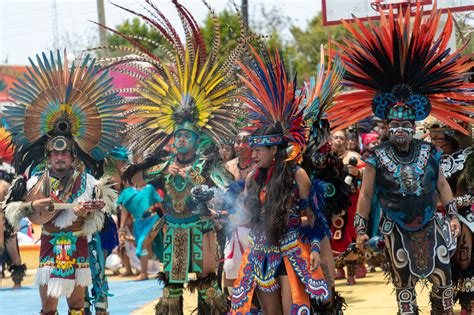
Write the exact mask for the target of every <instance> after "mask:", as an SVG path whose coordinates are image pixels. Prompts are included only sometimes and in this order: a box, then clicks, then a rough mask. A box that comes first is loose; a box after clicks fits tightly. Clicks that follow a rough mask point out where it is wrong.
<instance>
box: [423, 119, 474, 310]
mask: <svg viewBox="0 0 474 315" xmlns="http://www.w3.org/2000/svg"><path fill="white" fill-rule="evenodd" d="M426 125H427V129H428V131H429V135H430V138H431V142H432V143H433V144H434V145H436V147H437V148H438V149H440V150H442V151H443V155H441V162H440V167H441V170H442V171H443V174H444V176H445V177H446V179H447V180H448V183H449V186H450V187H451V190H452V191H453V195H454V196H455V200H456V206H457V208H458V211H459V220H460V223H461V233H460V235H459V241H458V246H457V249H456V252H455V253H454V256H453V263H452V264H451V266H452V268H451V271H452V273H453V280H454V282H455V284H457V287H458V293H457V297H458V299H459V302H460V304H461V308H462V312H465V313H466V314H469V312H472V310H473V307H474V291H473V290H472V289H471V288H472V285H473V284H474V282H473V277H474V259H473V255H472V249H473V236H474V215H473V213H472V210H471V208H472V204H473V199H474V198H473V196H472V191H471V189H470V188H469V187H468V185H467V182H466V181H465V176H464V175H465V174H466V169H467V160H468V157H469V155H472V154H473V152H474V150H473V149H472V137H471V136H470V135H469V136H466V135H462V134H460V133H459V132H457V131H455V130H452V129H451V128H449V127H447V126H445V125H443V124H441V123H439V122H438V121H433V120H432V121H430V122H429V123H427V124H426ZM442 210H443V209H441V211H442Z"/></svg>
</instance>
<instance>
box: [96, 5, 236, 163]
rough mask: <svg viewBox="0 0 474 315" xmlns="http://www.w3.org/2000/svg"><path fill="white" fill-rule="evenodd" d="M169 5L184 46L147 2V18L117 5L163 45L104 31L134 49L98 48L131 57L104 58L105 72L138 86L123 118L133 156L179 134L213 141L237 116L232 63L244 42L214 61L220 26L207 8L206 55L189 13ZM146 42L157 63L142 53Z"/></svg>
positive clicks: (229, 130) (227, 132) (145, 51)
mask: <svg viewBox="0 0 474 315" xmlns="http://www.w3.org/2000/svg"><path fill="white" fill-rule="evenodd" d="M172 2H173V4H174V5H175V7H176V10H177V11H178V14H179V17H180V19H181V22H182V26H183V29H184V34H185V35H186V38H185V42H184V43H183V42H182V40H181V38H180V37H179V36H178V32H177V31H176V30H175V28H174V27H173V25H172V24H171V23H170V21H169V20H168V19H167V18H166V16H165V14H164V13H162V12H161V11H160V10H159V9H158V8H157V7H156V6H155V5H154V4H153V3H152V2H151V1H149V0H147V1H146V3H147V7H146V9H147V11H148V13H149V14H148V15H145V14H141V13H137V12H134V11H132V10H129V9H127V8H124V7H121V6H118V5H116V6H117V7H119V8H121V9H123V10H125V11H127V12H130V13H132V14H134V15H136V16H137V17H139V18H140V19H142V20H143V21H145V22H146V23H147V24H148V25H150V26H151V27H152V28H153V29H154V30H155V31H156V32H158V33H159V34H160V36H161V38H162V39H163V40H164V41H165V44H163V45H162V44H160V43H156V42H152V41H150V40H149V39H147V38H141V37H138V36H131V35H126V34H123V33H120V32H119V31H116V30H113V29H110V28H108V27H105V26H104V27H105V28H106V29H108V30H109V31H111V32H113V33H115V34H117V35H119V36H121V37H122V38H124V39H125V40H126V41H127V42H128V43H130V44H131V45H132V46H133V48H130V47H127V46H108V47H102V48H99V49H112V50H117V51H122V52H126V53H129V54H131V55H129V56H125V57H117V58H111V59H109V60H108V61H109V62H111V64H110V65H109V66H108V67H113V68H114V70H117V71H122V72H124V73H126V74H129V75H131V76H133V77H135V78H137V79H138V81H139V86H138V87H136V88H135V89H133V90H132V92H134V93H135V94H137V96H138V97H132V98H129V99H127V100H126V101H127V103H128V105H130V108H131V109H130V112H129V113H128V117H127V119H128V124H129V126H128V130H127V137H128V141H127V142H128V147H129V148H130V149H131V150H132V151H133V152H134V154H135V155H136V156H137V155H138V156H143V155H144V154H145V153H150V152H155V151H157V150H159V149H162V148H163V147H164V146H165V145H166V144H167V143H168V142H169V140H170V138H171V137H172V135H173V134H174V132H176V131H177V130H179V129H187V130H190V131H193V132H195V133H198V134H200V133H201V132H203V133H204V134H207V135H208V136H210V137H211V138H212V139H213V140H214V141H215V142H218V140H219V139H220V138H222V137H224V136H227V137H229V136H230V135H232V134H236V132H237V127H236V124H235V121H236V119H237V117H238V115H239V113H238V112H237V109H236V94H237V91H238V86H237V83H236V77H235V75H234V69H235V62H236V60H237V59H238V58H239V56H240V53H241V51H243V43H238V45H237V47H236V48H235V49H234V50H233V51H231V52H229V56H228V57H227V58H226V59H225V60H224V61H223V62H219V61H218V58H217V53H218V49H219V46H220V37H219V25H218V21H217V18H216V17H215V15H214V12H213V11H212V9H211V8H210V7H209V6H208V8H209V12H210V14H211V17H212V18H213V21H214V28H215V33H214V39H213V43H212V47H211V49H210V53H208V52H207V51H206V44H205V41H204V38H203V34H202V33H201V30H200V28H199V26H198V24H197V22H196V21H195V20H194V18H193V16H192V15H191V13H190V12H189V11H188V10H187V9H186V8H185V7H183V6H182V5H181V4H180V3H178V1H176V0H173V1H172ZM206 5H207V4H206ZM242 29H243V24H242ZM145 42H146V43H148V44H152V45H153V46H155V47H156V50H158V51H160V52H161V53H163V54H162V55H163V56H164V57H162V58H160V57H159V56H158V55H156V54H154V53H153V52H151V51H150V50H148V49H147V48H145V46H143V45H142V43H145ZM124 64H125V65H127V68H126V69H124V68H121V67H120V66H121V65H124Z"/></svg>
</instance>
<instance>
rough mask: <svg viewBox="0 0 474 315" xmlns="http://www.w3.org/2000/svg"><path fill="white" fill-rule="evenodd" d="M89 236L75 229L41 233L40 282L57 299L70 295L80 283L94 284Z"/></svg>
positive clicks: (37, 280)
mask: <svg viewBox="0 0 474 315" xmlns="http://www.w3.org/2000/svg"><path fill="white" fill-rule="evenodd" d="M87 246H88V245H87V238H86V237H85V236H82V235H80V234H79V233H75V232H63V231H62V232H59V233H51V234H48V235H45V234H43V235H41V249H40V264H39V268H38V272H37V273H36V285H38V286H43V285H45V286H47V287H48V295H49V296H51V297H54V298H59V297H61V296H65V297H70V296H71V294H72V292H73V291H74V288H75V287H76V286H81V287H87V286H89V285H91V284H92V278H91V270H90V268H89V252H88V247H87Z"/></svg>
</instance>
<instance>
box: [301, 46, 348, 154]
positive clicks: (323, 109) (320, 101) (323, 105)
mask: <svg viewBox="0 0 474 315" xmlns="http://www.w3.org/2000/svg"><path fill="white" fill-rule="evenodd" d="M320 55H321V57H320V62H319V64H318V67H317V71H316V76H315V77H311V78H310V79H309V81H307V82H305V83H304V85H303V89H302V91H301V93H302V94H303V95H304V96H305V98H304V101H303V107H304V108H305V112H304V118H305V120H306V123H307V124H308V126H310V127H311V132H310V145H309V146H310V147H311V150H315V149H318V147H319V146H321V145H322V144H324V143H325V142H326V140H327V138H328V137H329V133H330V130H329V123H328V121H327V112H328V110H329V109H330V108H331V107H332V106H334V104H335V103H334V100H335V97H336V96H338V95H339V92H340V90H341V87H342V82H341V80H342V78H343V76H344V67H343V65H342V62H341V59H340V57H339V55H338V54H336V55H335V57H334V58H333V59H331V57H329V60H328V61H327V62H326V58H325V55H326V54H325V51H324V47H323V45H321V54H320ZM327 55H328V56H331V55H332V53H331V46H330V45H329V50H328V52H327Z"/></svg>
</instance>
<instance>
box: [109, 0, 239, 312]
mask: <svg viewBox="0 0 474 315" xmlns="http://www.w3.org/2000/svg"><path fill="white" fill-rule="evenodd" d="M173 4H174V6H175V7H176V10H177V12H178V14H179V17H180V19H181V22H182V26H183V29H184V33H185V34H186V38H185V42H184V43H183V41H182V39H181V38H180V37H179V36H178V33H179V32H178V31H177V30H175V28H174V27H173V25H172V24H171V23H170V21H169V20H168V19H167V18H166V15H165V14H164V13H163V12H161V11H160V10H159V9H158V8H157V7H156V6H155V5H154V4H153V3H151V2H147V10H148V12H149V15H143V14H140V13H136V12H133V11H131V10H129V9H126V8H122V7H120V6H119V7H120V8H122V9H124V10H126V11H128V12H130V13H132V14H135V15H136V16H137V17H138V18H140V19H142V20H144V21H146V22H147V23H149V25H150V26H151V27H152V28H153V29H154V30H155V31H156V32H157V33H158V34H159V35H160V37H161V39H163V41H165V42H166V45H161V44H159V43H153V42H150V41H149V39H145V38H139V37H130V36H128V35H126V34H122V33H120V32H118V31H115V30H112V29H109V28H107V29H109V30H110V31H112V32H114V33H116V34H118V35H119V36H121V37H123V38H124V39H125V40H126V41H128V42H129V43H130V44H131V46H133V47H132V48H130V47H128V46H127V47H126V46H118V47H116V46H114V47H107V49H113V50H119V51H126V52H129V53H132V54H133V55H134V56H133V58H130V57H117V58H112V59H111V60H109V61H111V64H110V67H113V68H114V69H117V71H122V72H125V73H126V74H129V75H130V76H133V77H135V78H136V79H138V81H139V83H138V86H137V87H136V88H134V89H132V92H134V93H136V97H131V98H129V99H126V103H127V106H129V108H130V111H129V115H128V116H127V121H128V130H127V137H128V139H127V140H128V141H127V147H128V148H129V149H130V150H131V151H132V152H133V154H134V156H135V157H137V159H138V162H139V163H138V164H137V165H134V166H132V167H131V168H130V169H128V170H127V172H126V177H128V178H131V177H132V176H133V175H134V174H137V173H139V172H142V174H143V178H144V179H145V181H146V182H153V183H154V184H156V185H158V186H159V187H160V189H163V191H164V196H165V197H164V200H163V207H164V212H165V215H164V216H163V217H162V218H160V220H159V221H158V222H157V223H156V225H155V227H154V229H155V230H160V229H161V228H162V227H163V226H166V233H165V235H164V254H163V265H164V279H163V280H164V281H165V283H166V286H165V288H164V291H163V294H164V295H163V298H161V299H160V301H159V303H158V304H157V305H156V309H155V311H156V314H181V313H182V311H183V310H182V294H183V285H184V283H190V285H189V288H190V289H191V290H194V289H197V290H198V296H199V304H198V305H199V306H198V309H199V314H223V313H225V312H226V311H227V309H228V307H227V305H226V304H227V303H226V300H225V297H224V295H223V294H222V292H221V290H220V289H219V287H218V284H217V282H216V280H215V279H216V275H215V258H216V255H215V248H214V245H212V246H211V245H206V246H204V244H209V243H212V244H214V243H215V240H214V237H215V235H214V228H215V221H214V220H213V219H212V218H210V217H211V212H210V211H209V209H208V208H207V204H206V202H207V201H209V199H210V198H211V197H212V194H213V193H212V190H208V188H209V187H219V188H221V189H223V188H225V186H226V185H227V184H228V183H229V182H230V181H229V179H228V175H227V174H226V172H225V171H224V170H223V169H222V168H220V167H218V166H216V165H218V164H217V163H216V161H217V159H216V154H218V150H217V146H216V144H217V143H220V142H221V139H223V138H228V137H230V138H232V137H234V136H235V135H236V133H237V130H236V129H237V127H236V124H235V122H236V120H237V117H238V114H239V113H238V110H237V107H236V105H237V103H236V102H235V100H236V95H237V92H238V89H237V84H236V82H235V80H236V78H235V77H234V69H235V62H236V60H237V59H238V58H239V56H240V52H241V51H242V48H243V44H242V43H241V42H240V41H238V42H237V47H236V48H235V49H234V50H232V51H230V52H229V54H228V57H227V58H226V59H224V60H223V61H222V62H220V61H218V60H217V52H218V47H219V45H220V38H219V34H218V33H217V34H214V36H215V37H214V38H213V42H212V46H211V47H209V48H210V52H208V51H207V50H206V43H205V41H204V37H203V34H202V33H201V30H200V28H199V26H198V24H197V22H196V21H195V20H194V18H193V16H192V15H191V13H190V12H189V11H188V10H187V9H186V8H185V7H184V6H182V5H181V4H180V3H179V2H178V1H173ZM209 12H210V14H211V16H213V17H214V15H213V11H212V10H211V9H210V8H209ZM213 20H214V21H215V22H217V19H216V18H215V17H214V18H213ZM216 29H218V25H216ZM142 41H143V42H145V41H146V43H147V44H151V45H154V46H155V48H156V50H157V51H159V52H160V55H155V54H153V53H152V52H151V51H149V50H148V49H146V48H145V47H144V46H143V45H142V44H141V43H142ZM123 65H126V67H122V66H123ZM128 175H130V176H128ZM204 185H207V187H205V186H204ZM203 240H206V241H205V242H204V241H203ZM209 257H212V258H209ZM207 258H209V259H210V260H209V259H208V260H207V261H211V260H212V263H210V262H209V263H207V265H204V264H203V260H205V259H207ZM190 273H197V280H192V281H191V280H190V278H189V274H190ZM162 278H163V275H162Z"/></svg>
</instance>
